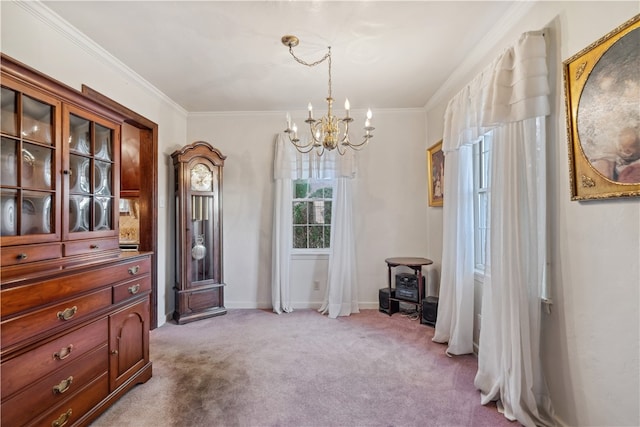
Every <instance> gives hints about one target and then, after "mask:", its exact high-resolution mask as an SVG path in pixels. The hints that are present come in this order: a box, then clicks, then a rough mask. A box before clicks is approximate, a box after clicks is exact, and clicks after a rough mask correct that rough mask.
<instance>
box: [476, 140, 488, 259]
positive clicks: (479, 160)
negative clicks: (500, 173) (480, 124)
mask: <svg viewBox="0 0 640 427" xmlns="http://www.w3.org/2000/svg"><path fill="white" fill-rule="evenodd" d="M491 140H492V134H491V132H489V133H487V134H485V135H483V136H482V137H481V138H480V140H479V141H478V142H477V143H476V144H475V145H474V148H473V150H474V151H473V168H474V174H473V193H474V206H473V212H474V230H475V232H474V235H475V242H474V243H475V251H476V253H475V264H476V269H478V270H484V266H485V263H486V260H487V253H486V250H487V234H488V232H489V227H488V219H489V188H490V186H491V182H490V181H491V180H490V177H491V172H490V169H489V167H490V166H489V165H490V160H491Z"/></svg>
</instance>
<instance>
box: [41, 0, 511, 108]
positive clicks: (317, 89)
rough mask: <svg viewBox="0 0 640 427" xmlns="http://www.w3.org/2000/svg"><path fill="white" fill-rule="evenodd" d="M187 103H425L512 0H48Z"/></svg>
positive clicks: (258, 105) (322, 105) (170, 94)
mask: <svg viewBox="0 0 640 427" xmlns="http://www.w3.org/2000/svg"><path fill="white" fill-rule="evenodd" d="M43 3H44V4H45V5H46V6H48V7H49V8H50V9H51V10H53V11H54V12H55V13H57V14H58V15H60V16H61V17H62V18H63V19H64V20H66V21H68V22H69V23H70V24H71V25H72V26H74V27H75V28H77V29H78V30H79V31H81V32H82V33H84V34H85V35H86V36H88V37H89V38H90V39H92V40H93V41H95V42H96V43H97V44H99V45H100V46H102V47H103V48H104V49H105V50H107V51H108V52H109V53H110V54H111V55H113V56H114V57H116V58H117V59H119V60H120V61H122V62H123V63H124V64H126V65H127V66H128V67H129V68H131V69H132V70H134V71H135V72H136V73H138V74H139V75H140V76H142V77H143V78H144V79H145V80H147V81H148V82H150V83H151V84H152V85H154V86H155V87H156V88H158V89H159V90H160V91H162V92H163V93H165V94H166V95H167V96H168V97H169V98H171V99H172V100H173V101H175V102H176V103H177V104H179V105H181V106H182V107H183V108H184V109H185V110H187V111H189V112H201V111H285V110H303V109H305V108H306V105H307V103H308V102H309V101H311V102H312V103H314V105H315V106H316V108H320V109H321V111H324V110H325V101H324V99H325V98H326V96H327V80H328V69H327V63H326V62H325V63H323V64H321V65H318V66H316V67H313V68H311V67H306V66H303V65H301V64H299V63H297V62H296V61H295V60H294V59H293V58H292V57H291V56H290V55H289V52H288V48H287V47H285V46H284V45H282V43H281V37H282V36H283V35H285V34H294V35H296V36H298V37H299V38H300V45H299V46H298V47H297V48H295V49H294V52H295V53H296V55H298V56H299V57H301V59H303V60H305V61H307V62H313V61H316V60H318V59H320V58H322V56H323V55H324V54H325V53H326V51H327V46H331V51H332V75H333V97H334V98H335V100H336V108H339V109H342V105H343V103H344V99H345V97H348V98H349V101H350V103H351V106H352V108H354V109H366V108H369V107H371V108H372V109H376V108H413V107H416V108H420V107H424V106H425V104H426V103H427V102H428V100H429V99H430V97H431V96H433V95H434V93H435V92H436V91H437V90H438V88H440V87H441V86H442V85H443V84H444V82H445V81H446V80H447V78H448V77H449V76H450V75H451V74H452V72H453V71H454V70H455V69H456V67H457V66H458V65H459V64H460V63H461V62H462V61H463V60H464V58H465V57H466V56H467V55H469V54H470V52H471V51H472V50H473V49H474V47H475V46H476V44H477V43H478V42H479V41H480V40H481V39H482V38H483V36H484V35H485V34H486V33H487V32H488V31H490V30H491V29H492V27H493V26H494V25H495V24H496V22H497V21H499V18H500V17H501V16H502V15H504V14H505V13H506V12H507V11H508V9H509V8H510V6H511V5H512V2H508V1H383V2H372V1H355V2H348V1H310V2H307V1H135V2H134V1H126V2H125V1H122V2H120V1H44V2H43Z"/></svg>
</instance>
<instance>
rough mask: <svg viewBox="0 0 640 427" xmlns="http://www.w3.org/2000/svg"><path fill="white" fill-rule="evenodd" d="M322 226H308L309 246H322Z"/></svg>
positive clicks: (318, 247)
mask: <svg viewBox="0 0 640 427" xmlns="http://www.w3.org/2000/svg"><path fill="white" fill-rule="evenodd" d="M323 229H324V227H322V226H310V227H309V248H316V249H320V248H324V247H325V246H324V231H323Z"/></svg>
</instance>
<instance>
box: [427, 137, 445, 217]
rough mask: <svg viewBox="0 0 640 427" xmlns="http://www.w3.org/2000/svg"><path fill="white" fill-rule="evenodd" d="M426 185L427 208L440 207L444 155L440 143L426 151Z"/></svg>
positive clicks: (442, 196) (442, 189)
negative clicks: (427, 193)
mask: <svg viewBox="0 0 640 427" xmlns="http://www.w3.org/2000/svg"><path fill="white" fill-rule="evenodd" d="M427 175H428V179H427V184H428V186H429V206H442V204H443V201H444V153H443V152H442V141H440V142H438V143H436V144H435V145H433V146H432V147H430V148H428V149H427Z"/></svg>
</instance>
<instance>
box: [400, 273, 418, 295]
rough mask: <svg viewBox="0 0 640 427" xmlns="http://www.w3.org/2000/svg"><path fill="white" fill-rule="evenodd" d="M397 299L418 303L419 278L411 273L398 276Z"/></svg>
mask: <svg viewBox="0 0 640 427" xmlns="http://www.w3.org/2000/svg"><path fill="white" fill-rule="evenodd" d="M396 298H400V299H404V300H407V301H412V302H418V298H419V293H418V276H416V275H415V274H410V273H398V274H396Z"/></svg>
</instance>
